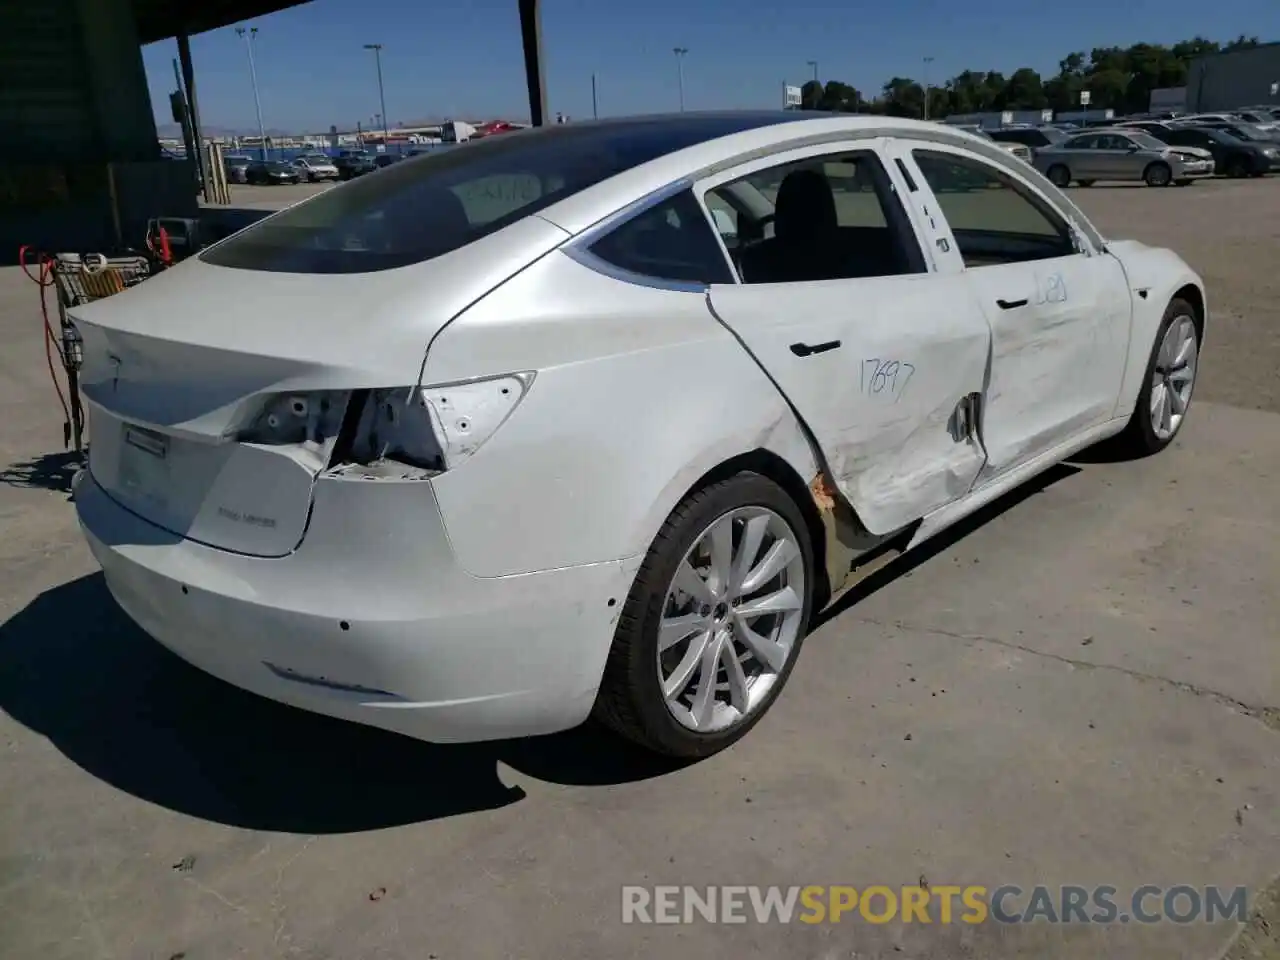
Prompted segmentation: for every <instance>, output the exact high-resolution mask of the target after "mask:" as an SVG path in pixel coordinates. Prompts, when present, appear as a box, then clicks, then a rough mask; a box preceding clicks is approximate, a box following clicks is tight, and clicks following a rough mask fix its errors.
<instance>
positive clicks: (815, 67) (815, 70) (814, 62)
mask: <svg viewBox="0 0 1280 960" xmlns="http://www.w3.org/2000/svg"><path fill="white" fill-rule="evenodd" d="M808 63H809V66H811V67H813V82H814V83H817V82H818V61H817V60H810V61H808Z"/></svg>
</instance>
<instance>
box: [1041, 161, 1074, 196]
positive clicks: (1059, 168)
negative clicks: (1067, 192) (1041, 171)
mask: <svg viewBox="0 0 1280 960" xmlns="http://www.w3.org/2000/svg"><path fill="white" fill-rule="evenodd" d="M1045 176H1046V177H1048V178H1049V182H1050V183H1052V184H1053V185H1054V186H1055V187H1057V188H1058V189H1059V190H1062V189H1065V188H1066V187H1069V186H1071V171H1070V170H1068V169H1067V168H1066V167H1065V166H1064V165H1063V164H1061V163H1055V164H1054V165H1053V166H1052V167H1050V168H1049V169H1048V171H1047V172H1046V173H1045Z"/></svg>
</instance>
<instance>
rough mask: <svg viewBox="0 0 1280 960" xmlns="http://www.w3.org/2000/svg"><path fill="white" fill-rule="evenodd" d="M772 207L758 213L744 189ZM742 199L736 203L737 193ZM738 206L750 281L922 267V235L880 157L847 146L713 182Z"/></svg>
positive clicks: (715, 195) (740, 243)
mask: <svg viewBox="0 0 1280 960" xmlns="http://www.w3.org/2000/svg"><path fill="white" fill-rule="evenodd" d="M744 196H751V197H756V198H759V201H760V202H761V203H762V204H763V205H764V206H765V207H766V208H767V207H772V209H771V210H769V211H768V212H765V213H757V214H755V215H754V216H753V215H751V214H750V213H749V212H748V211H747V210H746V209H745V207H746V204H745V203H744V202H742V197H744ZM735 198H738V200H739V202H738V203H735V202H734V199H735ZM706 202H707V206H708V207H709V208H710V209H712V210H713V211H714V210H716V209H720V208H725V207H729V208H733V209H735V210H737V211H738V217H737V220H736V231H735V233H736V238H737V242H736V244H735V245H734V246H732V247H731V248H730V249H731V252H732V254H733V260H734V264H735V266H736V267H737V269H738V272H739V275H740V276H741V278H742V281H743V282H744V283H803V282H809V281H817V280H850V279H858V278H866V277H892V276H899V275H903V274H912V273H923V272H924V270H925V265H924V257H923V254H922V253H921V251H920V245H919V242H918V241H917V239H916V236H915V233H914V231H913V230H912V228H911V225H910V221H909V220H908V219H907V216H906V212H905V211H904V209H903V206H902V203H901V201H900V200H899V199H898V197H897V195H896V193H895V191H894V188H893V184H892V181H890V179H889V176H888V174H887V173H886V172H885V169H884V166H883V165H882V164H881V163H880V160H879V158H877V157H876V155H875V154H874V153H872V152H870V151H867V150H857V151H847V152H842V153H837V154H830V155H826V156H820V157H814V158H811V159H805V160H800V161H796V162H793V163H786V164H779V165H778V166H774V167H768V168H766V169H763V170H759V171H756V172H755V173H751V174H748V175H746V176H745V177H742V178H740V179H738V180H734V181H730V182H729V183H725V184H722V185H720V186H717V187H714V188H713V189H711V190H709V191H708V192H707V194H706Z"/></svg>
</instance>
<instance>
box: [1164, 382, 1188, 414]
mask: <svg viewBox="0 0 1280 960" xmlns="http://www.w3.org/2000/svg"><path fill="white" fill-rule="evenodd" d="M1165 389H1166V391H1167V392H1168V394H1169V409H1170V411H1171V412H1172V413H1174V414H1175V415H1177V416H1179V417H1180V416H1182V414H1183V413H1185V412H1186V409H1187V403H1186V401H1185V400H1183V399H1182V394H1181V393H1180V392H1179V391H1178V388H1177V387H1175V386H1173V385H1172V384H1170V385H1169V386H1168V387H1166V388H1165Z"/></svg>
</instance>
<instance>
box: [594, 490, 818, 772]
mask: <svg viewBox="0 0 1280 960" xmlns="http://www.w3.org/2000/svg"><path fill="white" fill-rule="evenodd" d="M758 520H763V521H764V525H762V524H761V523H759V522H757V521H758ZM748 525H750V527H749V526H748ZM713 527H714V528H716V529H717V531H725V530H727V531H728V532H729V534H728V535H729V536H730V542H731V543H732V544H733V547H734V550H733V551H727V554H728V556H732V558H733V563H732V564H730V563H725V564H724V567H725V568H732V569H735V570H740V569H741V568H740V567H738V566H737V563H738V561H739V559H740V557H739V555H738V554H737V553H736V552H735V551H736V550H737V549H739V548H740V547H741V545H742V543H743V538H744V536H745V532H746V531H747V530H748V529H749V528H750V529H752V530H753V532H756V533H759V531H760V530H765V529H767V530H768V533H766V534H765V535H764V539H763V540H757V541H756V547H757V550H758V552H757V557H759V558H760V560H759V562H758V565H754V566H749V568H748V569H747V570H746V571H743V572H744V573H753V572H756V571H758V570H761V569H762V568H763V567H764V562H763V561H764V558H765V557H768V556H770V553H771V551H772V550H774V549H778V550H779V551H780V552H781V553H782V554H783V555H786V554H791V555H792V556H791V559H790V560H789V561H788V562H787V564H786V566H785V567H783V568H782V570H781V571H780V572H779V573H777V574H776V575H774V576H771V577H770V579H768V580H764V581H762V582H761V583H758V584H755V585H754V588H753V589H750V590H744V591H742V593H741V595H740V596H739V595H738V593H737V591H734V590H732V589H731V590H729V591H728V592H727V593H721V592H718V591H716V590H715V589H713V590H712V591H711V593H710V594H709V595H708V596H706V597H705V599H702V600H700V599H698V598H697V597H696V596H695V595H694V594H693V593H692V592H690V593H684V592H678V591H679V587H678V586H677V578H678V573H677V571H678V570H681V569H684V570H685V571H686V573H687V574H689V575H690V576H692V577H694V578H695V579H694V580H692V581H690V580H689V579H687V577H686V578H683V579H682V580H681V582H682V583H684V584H689V583H692V584H694V585H700V586H696V589H697V590H699V591H700V590H702V589H703V588H706V587H707V586H708V585H709V584H710V581H712V580H714V579H715V578H714V575H712V576H709V577H708V578H707V579H706V580H704V579H703V577H702V575H701V574H700V573H699V572H697V569H696V567H695V565H694V564H691V563H686V557H687V556H688V557H690V558H693V559H697V558H698V557H699V556H700V555H701V553H702V550H703V548H704V547H705V546H706V545H707V544H708V543H709V541H710V540H711V534H710V531H711V529H712V528H713ZM774 534H778V535H779V536H778V539H773V535H774ZM783 540H786V541H787V542H789V544H790V546H789V547H786V546H776V545H778V544H780V543H782V541H783ZM700 565H701V560H698V566H700ZM707 565H708V567H710V566H711V564H710V563H708V564H707ZM815 576H816V571H815V566H814V556H813V543H812V540H811V539H810V535H809V527H808V524H807V523H806V522H805V518H804V516H803V514H801V512H800V508H799V507H797V506H796V503H795V501H794V500H792V499H791V497H790V496H789V495H788V494H787V493H786V491H784V490H783V489H782V488H781V487H779V486H778V485H777V484H776V483H774V482H773V481H772V480H769V479H768V478H767V477H764V476H761V475H760V474H757V473H747V472H743V473H738V474H735V475H734V476H732V477H730V478H728V479H727V480H722V481H719V482H717V483H713V484H710V485H708V486H705V487H703V488H701V489H699V490H697V491H695V492H693V493H691V494H689V495H688V496H687V497H685V499H684V500H683V501H681V503H680V504H679V505H678V506H677V507H676V508H675V510H673V511H672V513H671V516H669V517H668V518H667V521H666V523H664V524H663V525H662V529H661V530H660V531H659V532H658V535H657V536H656V537H655V538H654V541H653V544H652V546H650V548H649V552H648V554H647V555H646V556H645V559H644V562H643V563H642V564H641V566H640V570H639V572H638V573H637V574H636V579H635V583H634V584H633V585H632V588H631V591H630V593H629V594H628V596H627V599H626V602H625V603H624V604H623V607H622V612H621V614H620V615H619V617H618V626H617V630H616V632H615V635H614V640H613V645H612V647H611V648H610V650H609V657H608V660H607V662H606V664H605V669H604V676H603V679H602V680H601V684H600V690H599V693H598V695H597V697H596V703H595V708H594V710H593V713H594V715H595V717H596V719H598V720H600V721H601V722H602V723H604V725H605V726H607V727H609V728H610V729H612V730H613V731H615V732H616V733H618V734H620V735H622V736H623V737H625V738H627V739H628V740H631V741H632V742H634V743H636V744H639V745H640V746H642V747H644V748H646V749H648V750H651V751H653V752H655V753H659V754H663V755H666V756H669V757H677V758H682V759H695V758H699V757H707V756H710V755H712V754H714V753H717V752H719V751H720V750H723V749H724V748H725V747H728V746H729V745H731V744H733V743H735V742H737V741H738V740H739V739H741V738H742V737H743V736H745V735H746V734H747V732H748V731H749V730H750V729H751V728H752V727H753V726H755V724H756V723H757V722H758V721H759V720H760V718H761V717H762V716H764V714H765V713H766V712H767V711H768V710H769V708H770V707H771V706H772V705H773V702H774V701H775V700H776V699H777V697H778V695H779V693H781V691H782V688H783V687H784V686H785V684H786V681H787V678H788V677H790V675H791V670H792V668H793V667H794V666H795V662H796V659H797V658H798V657H799V654H800V647H801V644H802V643H803V641H804V635H805V632H806V631H807V629H808V626H809V617H810V615H811V612H812V609H811V608H812V604H813V584H814V578H815ZM797 577H800V578H802V582H801V583H800V584H799V587H800V589H798V590H797V589H796V582H795V581H796V578H797ZM737 579H739V577H738V576H736V575H735V576H732V577H731V578H730V582H733V581H735V580H737ZM716 586H719V581H717V582H716ZM747 586H748V587H751V584H747ZM788 591H790V596H787V592H788ZM761 596H775V597H778V598H782V599H785V600H787V601H789V602H791V603H793V604H794V606H793V607H790V608H789V609H788V610H787V612H785V613H780V614H765V615H763V616H761V615H759V614H757V615H756V616H753V617H751V618H750V623H751V624H753V625H754V626H756V627H757V628H758V629H760V631H761V632H762V633H766V632H767V633H770V634H774V635H775V636H776V638H777V640H778V641H779V642H778V643H777V644H776V645H772V646H771V647H770V648H769V649H770V650H771V651H772V653H773V654H774V658H773V663H772V664H771V665H770V664H767V663H766V660H767V659H768V658H766V657H764V656H763V655H761V656H757V655H754V654H753V655H751V656H746V653H747V652H748V651H749V650H751V648H750V647H748V645H747V644H746V643H744V642H743V640H742V639H741V638H742V637H743V636H744V635H745V634H743V633H742V624H743V623H744V622H745V620H744V619H743V618H741V617H740V615H739V613H738V611H741V610H745V609H746V607H747V606H749V605H750V604H751V603H753V602H758V601H759V598H760V597H761ZM717 597H719V599H717ZM725 598H729V599H725ZM740 603H741V605H740ZM668 616H670V617H672V618H674V617H675V616H683V617H684V618H685V619H689V618H696V620H695V621H693V622H690V623H686V624H682V625H680V626H681V627H682V628H683V629H680V628H678V629H676V630H675V631H674V632H673V631H670V630H669V631H668V639H669V640H670V639H671V638H675V642H674V643H669V644H668V645H667V649H666V650H665V651H664V652H663V654H662V655H661V656H660V654H659V628H660V626H661V623H662V621H663V620H664V619H667V618H668ZM763 624H768V629H767V630H766V629H764V627H763V626H762V625H763ZM775 631H776V632H775ZM682 634H683V636H681V635H682ZM713 644H719V645H720V646H719V647H717V649H719V650H721V652H722V653H724V651H725V650H726V647H725V644H727V649H728V650H732V651H734V653H735V654H737V658H736V659H738V660H739V662H741V663H742V668H740V669H739V670H738V671H737V676H738V677H739V680H740V681H742V680H743V678H744V677H745V682H740V683H739V684H738V685H736V686H735V685H734V684H733V683H732V682H726V683H724V686H725V687H726V688H728V689H726V690H723V691H722V690H719V689H718V686H719V684H717V686H716V687H715V688H713V689H712V692H711V693H710V696H709V697H708V698H706V699H705V702H707V703H709V705H710V709H709V710H699V709H698V705H699V699H698V692H699V690H700V689H702V688H701V684H700V681H701V676H702V671H701V666H700V665H701V663H702V662H703V661H704V660H705V657H706V656H707V653H706V651H709V650H711V649H712V645H713ZM698 650H701V651H703V654H702V656H701V657H700V656H699V654H698V652H697V651H698ZM712 655H714V656H715V657H716V660H715V671H716V672H715V677H716V679H717V681H719V679H720V678H721V677H724V678H725V680H726V681H729V680H730V679H731V678H730V668H729V663H730V662H732V658H730V657H729V656H728V655H727V654H724V655H723V656H722V655H721V654H712ZM686 665H687V666H688V669H686V670H682V669H681V667H684V666H686ZM681 673H683V674H687V675H688V676H687V678H686V682H685V683H684V684H682V685H679V686H678V688H677V689H676V690H675V691H674V693H675V695H674V696H673V697H672V699H671V701H669V700H668V698H667V696H666V695H665V694H664V691H663V684H664V681H665V682H668V683H669V682H671V678H672V677H674V676H676V675H677V674H681ZM731 690H732V691H741V694H740V695H739V694H737V693H731V692H730V691H731ZM722 694H723V696H724V698H725V699H723V700H722V699H721V696H722ZM686 695H687V702H686ZM734 701H737V702H736V703H735V702H734ZM743 707H745V709H743ZM699 716H701V717H702V718H703V719H704V720H705V721H706V722H704V723H702V724H698V723H697V722H696V719H697V718H698V717H699ZM699 726H701V729H699Z"/></svg>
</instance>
